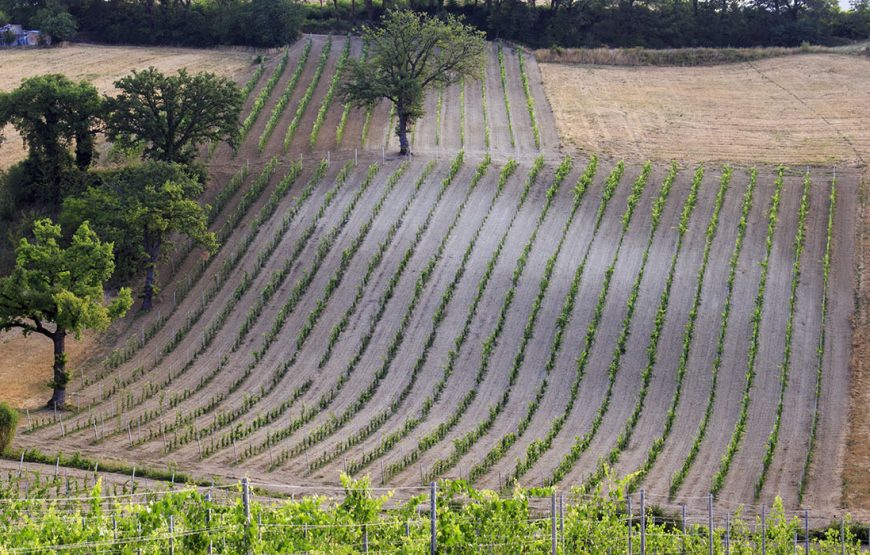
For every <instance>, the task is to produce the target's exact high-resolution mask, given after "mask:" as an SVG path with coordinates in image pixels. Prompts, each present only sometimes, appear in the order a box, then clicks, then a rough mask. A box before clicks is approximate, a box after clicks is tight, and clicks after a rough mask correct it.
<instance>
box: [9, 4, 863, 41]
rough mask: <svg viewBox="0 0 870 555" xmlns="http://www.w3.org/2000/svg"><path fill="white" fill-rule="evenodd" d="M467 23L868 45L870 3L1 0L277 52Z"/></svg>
mask: <svg viewBox="0 0 870 555" xmlns="http://www.w3.org/2000/svg"><path fill="white" fill-rule="evenodd" d="M397 8H402V9H411V10H413V11H418V12H425V13H428V14H439V15H443V14H446V13H449V14H453V15H457V16H458V15H462V16H464V17H466V19H467V20H468V22H470V23H471V24H473V25H474V26H476V27H477V28H478V29H480V30H482V31H484V32H485V33H486V35H487V37H488V38H491V39H493V38H502V39H506V40H513V41H517V42H520V43H523V44H525V45H527V46H530V47H533V48H549V47H599V46H611V47H646V48H679V47H697V46H704V47H724V46H732V47H740V46H797V45H800V44H802V43H804V42H810V43H813V44H825V45H837V44H842V43H845V42H849V41H855V40H864V39H867V38H870V1H868V0H852V9H851V10H849V11H843V10H841V9H840V8H839V7H838V4H837V1H836V0H748V1H746V2H736V1H733V0H588V1H585V2H580V1H578V0H541V1H537V0H528V1H526V0H463V1H461V2H460V1H458V0H447V2H445V1H444V0H423V1H420V0H402V1H398V0H382V1H381V2H376V0H363V1H362V2H357V0H322V1H321V2H320V3H319V4H316V3H307V2H299V1H297V0H203V1H201V2H190V1H189V0H171V1H169V2H154V0H110V1H108V2H106V1H102V0H50V1H49V0H35V1H31V2H23V1H21V0H0V23H2V20H4V17H3V16H4V15H5V16H6V17H5V19H8V20H12V21H14V22H16V23H23V24H27V25H29V26H31V27H36V28H43V29H45V30H47V31H48V32H49V34H52V35H54V36H55V37H56V38H58V39H60V40H66V39H70V38H73V37H75V38H77V39H84V40H92V41H96V42H105V43H124V44H149V45H182V46H214V45H248V46H256V47H275V46H282V45H285V44H288V43H291V42H293V41H294V40H295V39H296V38H297V37H298V36H299V33H300V32H301V31H302V30H304V31H308V32H347V31H350V30H352V29H354V28H355V27H357V26H359V25H360V24H363V23H365V22H369V21H377V20H378V19H379V18H380V17H381V16H382V15H383V14H384V13H385V12H386V11H388V10H390V9H397Z"/></svg>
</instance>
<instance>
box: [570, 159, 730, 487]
mask: <svg viewBox="0 0 870 555" xmlns="http://www.w3.org/2000/svg"><path fill="white" fill-rule="evenodd" d="M731 173H732V171H731V168H728V167H726V168H725V169H724V171H723V172H722V177H721V178H720V180H719V191H718V192H717V194H716V200H715V202H714V206H713V214H712V215H711V216H710V221H709V222H708V224H707V229H706V231H705V233H704V236H705V241H704V254H703V255H702V258H701V265H700V267H699V269H698V272H697V280H696V286H695V295H694V298H693V300H692V308H691V309H689V319H688V322H687V323H686V324H685V326H684V334H683V349H682V351H681V353H680V361H679V363H678V366H677V372H676V373H677V385H676V393H675V395H674V400H673V404H672V405H671V409H669V411H668V415H667V417H666V419H665V428H666V430H667V432H668V433H669V432H670V428H671V426H672V425H673V420H674V414H676V407H677V406H678V404H679V399H680V392H681V391H682V386H683V381H684V378H685V375H686V368H687V366H688V361H689V353H690V352H691V347H692V339H693V337H694V335H695V321H696V319H697V316H698V309H699V307H700V305H701V298H702V292H703V287H704V275H705V274H706V272H707V265H708V263H709V260H710V251H711V249H712V248H713V240H714V239H715V237H716V232H717V230H718V229H719V214H720V213H721V211H722V205H723V203H724V200H725V194H726V192H727V191H728V186H729V184H730V182H731ZM703 177H704V168H703V167H699V168H698V169H697V170H696V171H695V176H694V178H693V180H692V185H691V188H690V189H689V195H688V196H687V197H686V201H685V202H684V203H683V210H682V212H681V214H680V223H679V225H678V237H677V245H676V249H675V251H674V254H673V255H672V256H671V266H670V269H669V270H668V277H667V279H666V281H665V288H664V290H663V291H662V295H661V298H660V299H659V307H658V310H657V311H656V318H655V322H654V325H653V331H652V332H651V333H650V338H649V342H648V344H647V351H646V352H647V363H646V366H645V367H644V369H643V370H642V371H641V388H640V392H639V393H638V396H637V401H636V402H635V406H634V410H633V411H632V413H631V415H630V416H629V418H628V420H627V421H626V423H625V426H623V430H622V432H620V434H619V436H618V437H617V441H616V445H615V446H614V447H613V449H611V450H610V452H609V453H608V454H607V455H606V456H604V457H601V458H600V459H599V461H598V464H597V465H596V468H595V471H594V472H593V473H592V474H591V475H590V476H589V478H587V480H586V486H587V487H592V486H594V485H595V484H597V483H599V482H600V481H601V480H602V479H604V477H605V476H606V473H607V468H608V465H614V464H616V462H617V461H618V460H619V456H620V454H621V453H622V452H623V451H624V450H625V449H626V448H627V447H628V444H629V442H630V441H631V437H632V434H633V433H634V429H635V427H636V426H637V422H638V420H640V415H641V413H642V412H643V407H644V403H645V402H646V396H647V393H648V392H649V384H650V382H651V381H652V375H653V369H654V368H655V365H656V361H657V360H658V346H659V340H660V339H661V334H662V330H663V329H664V325H665V320H666V318H667V312H668V305H669V304H670V294H671V288H672V287H673V283H674V277H675V276H676V270H677V260H678V259H679V256H680V252H681V251H682V248H683V241H684V239H685V235H686V232H687V231H688V229H689V219H690V218H691V216H692V212H693V211H694V209H695V205H696V204H697V201H698V189H699V188H700V186H701V181H702V180H703ZM662 445H664V444H663V443H662ZM640 477H641V476H640V473H636V474H633V475H632V476H631V477H630V478H629V482H628V487H629V488H630V487H632V486H633V485H634V484H636V483H637V482H638V480H639V479H640Z"/></svg>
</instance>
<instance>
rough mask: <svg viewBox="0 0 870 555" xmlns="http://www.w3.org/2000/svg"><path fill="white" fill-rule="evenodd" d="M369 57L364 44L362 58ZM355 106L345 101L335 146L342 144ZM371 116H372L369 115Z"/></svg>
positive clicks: (336, 133) (336, 129) (336, 132)
mask: <svg viewBox="0 0 870 555" xmlns="http://www.w3.org/2000/svg"><path fill="white" fill-rule="evenodd" d="M367 57H368V50H367V49H366V45H365V44H363V50H362V56H361V57H360V59H361V60H362V61H363V62H365V61H366V58H367ZM352 108H353V103H351V102H345V103H344V107H343V109H342V111H341V118H340V119H339V120H338V125H337V126H336V128H335V147H336V148H338V147H340V146H341V139H342V137H344V128H345V126H347V118H348V116H350V111H351V109H352ZM366 115H367V116H369V113H368V112H366ZM369 118H370V116H369Z"/></svg>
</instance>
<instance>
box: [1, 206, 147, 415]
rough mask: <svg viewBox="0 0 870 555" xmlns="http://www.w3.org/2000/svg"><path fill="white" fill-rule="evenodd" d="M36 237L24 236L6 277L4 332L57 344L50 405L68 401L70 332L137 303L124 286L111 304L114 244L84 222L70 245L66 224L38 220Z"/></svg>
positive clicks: (97, 324) (101, 325) (103, 322)
mask: <svg viewBox="0 0 870 555" xmlns="http://www.w3.org/2000/svg"><path fill="white" fill-rule="evenodd" d="M33 235H34V241H33V242H30V241H28V240H27V239H22V240H21V243H20V244H19V245H18V249H17V250H16V263H15V268H14V269H13V270H12V273H11V274H10V275H8V276H6V277H4V278H2V279H0V330H4V331H5V330H10V329H13V328H18V329H20V330H22V331H23V332H24V334H25V335H28V334H30V333H38V334H41V335H44V336H46V337H48V338H49V339H51V340H52V342H53V343H54V379H53V381H52V387H54V394H53V395H52V396H51V400H49V402H48V405H49V406H51V407H60V406H63V405H64V403H65V402H66V384H67V382H68V381H69V376H68V374H67V371H66V343H65V341H66V336H67V335H68V334H73V336H74V337H76V338H78V337H79V336H80V335H81V332H82V331H84V330H86V329H96V330H103V329H105V328H106V327H107V326H108V325H109V323H110V322H111V321H112V320H113V319H115V318H119V317H121V316H123V315H124V314H125V313H126V312H127V310H129V309H130V306H131V305H132V304H133V299H132V296H131V295H130V290H129V289H126V288H124V289H121V291H120V293H119V294H118V296H117V297H116V298H115V299H114V300H113V301H111V302H109V303H108V304H107V303H106V302H105V291H104V289H103V286H104V284H105V283H106V280H108V279H109V277H110V276H111V275H112V272H113V271H114V269H115V263H114V255H113V254H112V244H111V243H104V242H102V241H100V239H99V238H98V237H97V235H96V233H94V232H93V231H91V229H90V227H89V226H88V223H87V222H85V223H83V224H82V225H81V226H80V227H79V228H78V231H76V232H75V234H74V235H73V237H72V243H71V244H70V246H69V247H66V248H63V247H61V246H60V244H59V241H60V237H61V234H60V226H57V225H54V224H53V223H52V222H51V220H48V219H44V220H37V221H36V223H34V225H33Z"/></svg>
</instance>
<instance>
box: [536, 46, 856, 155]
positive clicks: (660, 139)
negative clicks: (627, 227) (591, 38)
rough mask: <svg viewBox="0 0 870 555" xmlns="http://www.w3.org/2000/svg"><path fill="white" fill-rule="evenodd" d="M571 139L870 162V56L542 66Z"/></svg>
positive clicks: (637, 148) (606, 147)
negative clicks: (726, 62)
mask: <svg viewBox="0 0 870 555" xmlns="http://www.w3.org/2000/svg"><path fill="white" fill-rule="evenodd" d="M540 67H541V73H542V75H543V77H544V88H545V90H546V93H547V98H549V99H550V103H551V105H552V106H553V114H554V116H555V119H556V126H557V127H558V129H559V134H560V136H561V138H562V140H563V141H564V142H565V144H566V145H569V146H572V147H574V148H576V149H580V150H582V151H584V152H597V153H602V154H608V155H612V156H619V157H631V158H634V159H636V160H642V159H646V158H653V159H660V160H671V159H674V160H685V161H689V160H695V161H711V162H722V163H729V164H747V165H748V164H758V163H768V164H789V165H806V164H810V165H835V164H855V163H865V162H866V161H867V160H868V159H870V132H868V129H870V127H868V126H870V92H868V91H870V77H868V76H870V60H868V59H867V58H865V57H860V56H846V55H827V54H812V55H801V56H788V57H783V58H770V59H765V60H758V61H755V62H747V63H740V64H731V65H722V66H715V67H693V68H681V67H608V66H584V65H577V66H574V65H562V64H541V65H540Z"/></svg>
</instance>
